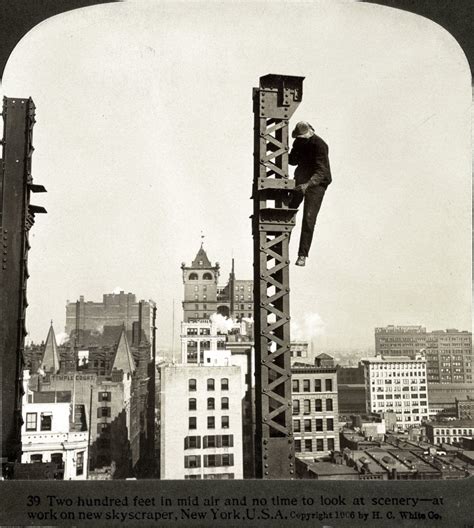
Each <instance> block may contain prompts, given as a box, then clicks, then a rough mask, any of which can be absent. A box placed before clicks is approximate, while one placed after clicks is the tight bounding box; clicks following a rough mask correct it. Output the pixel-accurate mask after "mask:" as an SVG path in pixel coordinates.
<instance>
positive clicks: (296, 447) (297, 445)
mask: <svg viewBox="0 0 474 528" xmlns="http://www.w3.org/2000/svg"><path fill="white" fill-rule="evenodd" d="M295 451H296V452H297V453H301V440H295Z"/></svg>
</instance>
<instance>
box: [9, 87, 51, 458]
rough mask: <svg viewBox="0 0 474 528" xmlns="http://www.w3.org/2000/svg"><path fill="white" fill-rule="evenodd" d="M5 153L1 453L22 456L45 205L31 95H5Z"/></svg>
mask: <svg viewBox="0 0 474 528" xmlns="http://www.w3.org/2000/svg"><path fill="white" fill-rule="evenodd" d="M2 115H3V140H2V144H3V154H2V160H1V170H0V233H1V238H2V266H1V270H0V354H1V356H2V357H1V361H2V412H1V414H2V457H4V458H5V459H8V460H9V461H15V460H19V455H20V453H21V443H20V440H21V439H20V428H21V424H22V418H21V398H22V394H23V386H22V381H23V365H24V361H23V346H24V339H25V335H26V330H25V313H26V307H27V306H28V303H27V300H26V283H27V279H28V277H29V275H28V266H27V259H28V250H29V249H30V245H29V241H28V233H29V230H30V228H31V226H32V225H33V223H34V217H35V214H36V213H43V212H46V211H45V210H44V208H42V207H38V206H35V205H31V204H30V194H31V193H32V192H44V191H45V188H44V187H43V186H42V185H35V184H33V179H32V176H31V159H32V154H33V150H34V148H33V145H32V136H33V126H34V123H35V105H34V104H33V101H32V100H31V99H21V98H16V99H14V98H8V97H5V98H4V99H3V114H2Z"/></svg>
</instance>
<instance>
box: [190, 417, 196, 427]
mask: <svg viewBox="0 0 474 528" xmlns="http://www.w3.org/2000/svg"><path fill="white" fill-rule="evenodd" d="M196 428H197V418H196V417H195V416H190V417H189V429H196Z"/></svg>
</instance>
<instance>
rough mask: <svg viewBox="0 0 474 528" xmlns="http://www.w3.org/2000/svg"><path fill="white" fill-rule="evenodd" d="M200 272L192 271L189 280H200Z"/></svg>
mask: <svg viewBox="0 0 474 528" xmlns="http://www.w3.org/2000/svg"><path fill="white" fill-rule="evenodd" d="M198 279H199V277H198V274H197V273H190V274H189V280H198Z"/></svg>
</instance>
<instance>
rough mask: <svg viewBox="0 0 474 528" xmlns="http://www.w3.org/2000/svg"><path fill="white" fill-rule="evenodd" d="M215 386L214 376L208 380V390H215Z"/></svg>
mask: <svg viewBox="0 0 474 528" xmlns="http://www.w3.org/2000/svg"><path fill="white" fill-rule="evenodd" d="M214 387H215V383H214V378H209V379H208V380H207V390H208V391H213V390H214Z"/></svg>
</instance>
